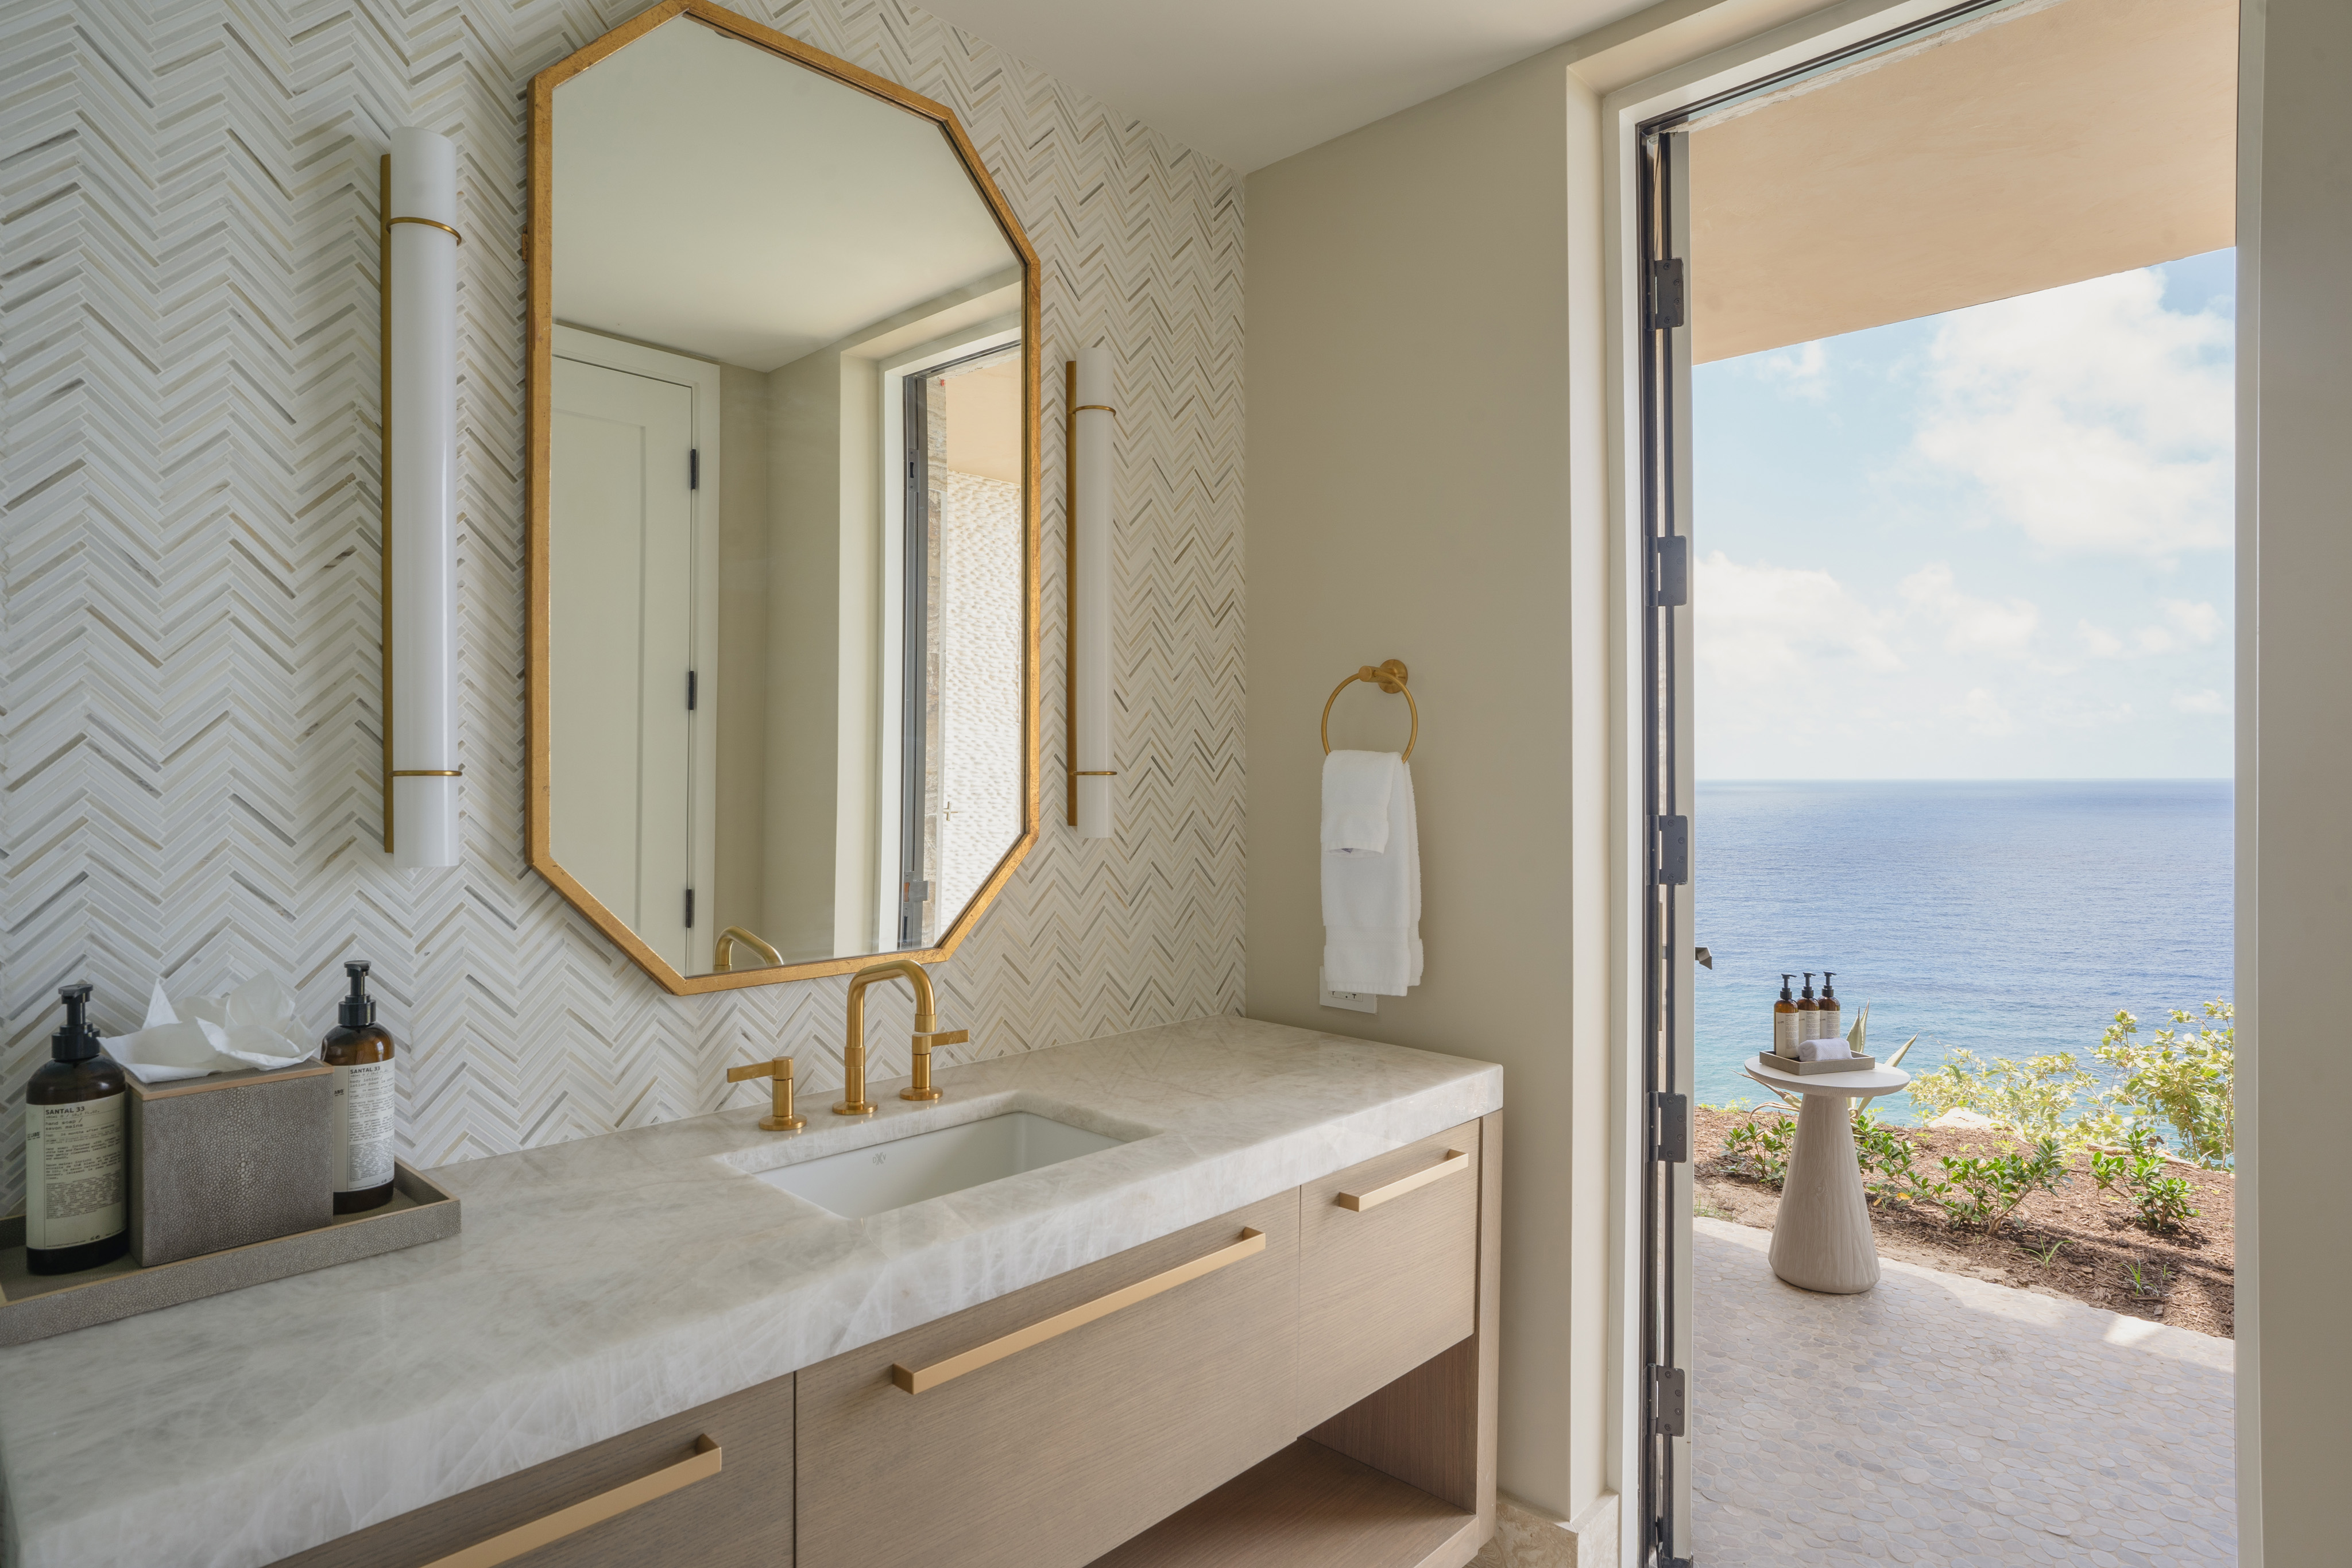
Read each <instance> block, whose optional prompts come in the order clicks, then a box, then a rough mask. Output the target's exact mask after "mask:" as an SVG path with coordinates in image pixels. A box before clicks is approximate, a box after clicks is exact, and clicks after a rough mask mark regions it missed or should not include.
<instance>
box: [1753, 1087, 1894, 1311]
mask: <svg viewBox="0 0 2352 1568" xmlns="http://www.w3.org/2000/svg"><path fill="white" fill-rule="evenodd" d="M1748 1077H1750V1078H1753V1079H1754V1080H1755V1081H1756V1082H1759V1083H1761V1084H1763V1085H1764V1086H1765V1087H1766V1088H1767V1089H1780V1090H1785V1091H1787V1092H1789V1093H1791V1094H1801V1095H1803V1096H1804V1097H1805V1103H1804V1109H1803V1110H1801V1111H1800V1112H1799V1113H1797V1139H1796V1146H1795V1147H1794V1148H1793V1149H1791V1150H1790V1152H1789V1173H1788V1175H1787V1176H1786V1177H1785V1178H1783V1179H1782V1181H1781V1183H1780V1213H1779V1214H1778V1215H1777V1216H1776V1217H1775V1218H1774V1219H1773V1221H1772V1272H1774V1273H1775V1274H1778V1275H1780V1278H1781V1279H1783V1280H1786V1281H1788V1282H1789V1283H1790V1284H1791V1285H1795V1286H1797V1287H1798V1288H1799V1289H1801V1290H1807V1291H1823V1292H1825V1293H1827V1294H1829V1295H1833V1296H1851V1295H1855V1294H1858V1293H1860V1292H1861V1291H1867V1290H1869V1289H1870V1288H1871V1287H1872V1286H1874V1285H1875V1284H1877V1283H1878V1243H1877V1242H1876V1241H1875V1240H1874V1239H1873V1238H1872V1236H1871V1234H1870V1200H1869V1199H1868V1198H1866V1197H1864V1196H1863V1191H1862V1167H1861V1166H1859V1165H1857V1164H1856V1163H1855V1161H1854V1154H1853V1119H1852V1116H1851V1113H1850V1112H1849V1110H1848V1107H1847V1102H1849V1101H1852V1100H1874V1099H1876V1098H1877V1097H1878V1096H1879V1095H1881V1094H1893V1093H1895V1092H1898V1091H1900V1090H1902V1089H1905V1088H1906V1087H1908V1086H1909V1084H1910V1082H1911V1075H1910V1074H1909V1073H1907V1072H1905V1071H1902V1070H1901V1069H1899V1068H1894V1067H1874V1068H1868V1069H1865V1070H1864V1071H1858V1072H1814V1073H1806V1074H1802V1075H1800V1074H1798V1073H1794V1072H1776V1071H1773V1070H1772V1069H1770V1068H1769V1067H1762V1066H1759V1065H1757V1064H1756V1063H1755V1062H1753V1061H1751V1062H1749V1063H1748Z"/></svg>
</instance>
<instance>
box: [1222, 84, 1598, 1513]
mask: <svg viewBox="0 0 2352 1568" xmlns="http://www.w3.org/2000/svg"><path fill="white" fill-rule="evenodd" d="M1577 123H1581V124H1583V125H1585V126H1586V127H1587V128H1588V129H1587V131H1585V135H1584V145H1583V146H1582V148H1581V152H1582V154H1583V156H1585V157H1587V158H1588V159H1589V158H1591V157H1593V156H1594V153H1593V151H1592V148H1591V136H1590V131H1589V126H1590V123H1591V102H1590V97H1589V95H1586V100H1585V108H1584V110H1582V117H1581V119H1579V117H1577V116H1573V115H1571V113H1570V82H1569V79H1568V77H1567V72H1566V70H1565V68H1564V67H1563V65H1562V63H1561V60H1560V58H1559V56H1558V54H1557V53H1555V54H1553V55H1550V56H1547V57H1543V58H1540V59H1538V60H1534V61H1530V62H1528V63H1526V64H1524V65H1521V66H1518V67H1516V68H1512V69H1510V70H1507V71H1504V72H1502V73H1499V74H1498V75H1496V76H1495V77H1491V78H1486V80H1484V81H1481V82H1478V83H1475V84H1473V85H1472V86H1471V87H1468V88H1465V89H1461V90H1459V91H1457V92H1454V93H1449V94H1447V95H1446V96H1444V97H1443V98H1440V99H1434V100H1433V101H1432V102H1429V103H1426V104H1423V105H1421V106H1419V107H1417V108H1415V109H1412V110H1407V111H1405V112H1403V113H1402V114H1399V115H1396V116H1393V117H1391V118H1390V119H1388V120H1382V121H1380V122H1379V123H1377V124H1374V125H1371V126H1369V127H1367V128H1365V129H1364V130H1362V131H1356V132H1354V133H1352V134H1351V135H1349V136H1346V137H1343V138H1340V139H1339V140H1338V141H1332V142H1328V143H1327V144H1325V145H1323V146H1321V147H1318V148H1315V149H1313V150H1311V151H1309V152H1303V153H1300V154H1298V155H1297V156H1296V157H1293V158H1289V159H1286V160H1285V161H1284V162H1279V163H1276V164H1273V165H1271V166H1269V167H1267V168H1265V169H1262V170H1260V171H1258V172H1256V173H1255V174H1253V175H1252V176H1251V177H1250V182H1249V192H1248V195H1249V213H1250V268H1249V278H1248V286H1247V287H1248V293H1247V302H1248V314H1249V322H1250V333H1249V361H1248V384H1249V389H1250V396H1249V429H1248V443H1249V453H1250V488H1249V497H1248V523H1247V535H1246V538H1247V546H1248V572H1249V581H1250V592H1251V597H1252V600H1253V601H1254V602H1255V603H1256V604H1257V605H1259V606H1260V607H1261V609H1260V611H1259V612H1258V613H1256V614H1255V615H1253V616H1252V617H1251V618H1250V630H1249V679H1250V705H1249V758H1250V768H1249V814H1248V833H1249V851H1248V866H1249V926H1248V953H1249V1002H1248V1011H1249V1013H1250V1015H1251V1016H1252V1017H1255V1018H1264V1019H1276V1020H1278V1021H1281V1022H1284V1023H1292V1024H1297V1025H1301V1026H1305V1027H1308V1028H1314V1029H1320V1030H1329V1031H1331V1032H1334V1033H1339V1034H1349V1035H1356V1036H1359V1037H1361V1038H1365V1039H1371V1040H1388V1041H1392V1042H1395V1043H1399V1044H1404V1045H1414V1046H1421V1047H1424V1048H1426V1049H1429V1050H1433V1051H1450V1052H1455V1053H1459V1054H1462V1055H1465V1056H1474V1057H1481V1058H1485V1059H1487V1060H1491V1061H1500V1062H1502V1063H1503V1064H1504V1066H1505V1068H1506V1070H1507V1079H1506V1085H1507V1088H1506V1093H1507V1114H1508V1117H1509V1119H1510V1123H1511V1136H1510V1137H1509V1138H1508V1139H1507V1141H1506V1143H1505V1150H1506V1154H1505V1161H1506V1164H1505V1175H1504V1183H1505V1186H1504V1208H1503V1228H1504V1264H1503V1270H1504V1279H1503V1367H1504V1379H1503V1407H1502V1442H1501V1465H1502V1473H1501V1481H1502V1485H1503V1486H1504V1487H1505V1488H1507V1490H1511V1491H1512V1492H1515V1493H1517V1495H1518V1496H1520V1497H1522V1498H1525V1499H1527V1500H1530V1501H1532V1502H1535V1503H1537V1504H1538V1505H1539V1506H1541V1507H1544V1508H1548V1509H1550V1510H1553V1511H1557V1512H1558V1513H1559V1514H1561V1515H1563V1516H1566V1515H1570V1514H1574V1513H1576V1512H1577V1511H1579V1510H1580V1509H1581V1508H1582V1507H1583V1506H1584V1505H1585V1504H1586V1503H1588V1502H1590V1501H1591V1500H1592V1499H1593V1498H1594V1497H1595V1496H1596V1495H1598V1493H1599V1492H1600V1491H1601V1490H1602V1488H1603V1487H1604V1484H1605V1483H1606V1480H1607V1477H1606V1475H1605V1464H1604V1455H1603V1448H1604V1447H1605V1444H1604V1442H1603V1441H1602V1432H1601V1426H1600V1415H1599V1412H1600V1407H1601V1406H1600V1401H1601V1385H1602V1384H1604V1383H1605V1380H1606V1368H1605V1363H1604V1360H1603V1356H1602V1345H1601V1340H1600V1337H1599V1336H1600V1333H1601V1328H1600V1326H1599V1325H1598V1324H1597V1323H1596V1322H1595V1321H1594V1320H1595V1318H1596V1317H1598V1318H1600V1319H1601V1320H1605V1318H1606V1308H1605V1301H1597V1304H1598V1305H1599V1308H1600V1310H1599V1311H1598V1312H1591V1311H1587V1312H1577V1311H1574V1310H1572V1305H1573V1301H1574V1296H1573V1292H1574V1291H1576V1289H1577V1287H1578V1285H1579V1283H1580V1281H1579V1279H1578V1278H1577V1274H1576V1270H1574V1269H1572V1268H1571V1263H1570V1240H1571V1238H1570V1213H1571V1210H1572V1208H1573V1207H1575V1205H1576V1204H1577V1202H1578V1199H1579V1188H1578V1169H1577V1163H1578V1161H1579V1159H1580V1157H1582V1158H1585V1159H1587V1160H1588V1162H1602V1163H1603V1169H1604V1171H1605V1158H1606V1155H1605V1150H1606V1147H1607V1138H1606V1132H1605V1123H1603V1124H1600V1126H1599V1127H1598V1128H1596V1129H1595V1135H1593V1136H1591V1137H1590V1138H1584V1139H1582V1140H1579V1139H1577V1138H1573V1137H1571V1136H1570V1131H1571V1125H1572V1122H1573V1118H1575V1117H1576V1115H1577V1114H1578V1113H1579V1110H1580V1104H1579V1100H1578V1093H1577V1082H1578V1081H1577V1073H1578V1071H1579V1066H1580V1063H1581V1064H1582V1065H1583V1066H1584V1068H1586V1069H1587V1070H1588V1071H1599V1072H1600V1073H1601V1079H1599V1080H1588V1085H1587V1086H1588V1088H1591V1087H1593V1085H1594V1084H1596V1083H1598V1082H1605V1074H1606V1066H1605V1058H1606V1054H1607V1052H1606V1045H1605V1041H1604V1040H1603V1039H1602V1038H1601V1035H1602V1031H1601V1030H1600V1029H1599V1028H1592V1029H1582V1028H1576V1027H1572V1024H1573V1022H1574V1020H1575V1019H1577V1018H1578V1016H1579V1015H1578V1011H1577V1004H1578V1003H1579V1002H1580V1001H1583V1002H1586V1003H1590V1002H1591V1001H1592V1000H1594V999H1595V998H1591V997H1589V996H1588V997H1585V998H1578V997H1576V996H1574V995H1573V994H1572V988H1571V986H1570V962H1571V959H1570V954H1571V949H1572V948H1573V947H1574V946H1575V945H1576V944H1577V942H1578V940H1579V939H1580V937H1581V938H1583V939H1584V940H1585V942H1586V943H1587V944H1588V946H1589V945H1590V944H1591V942H1593V941H1595V940H1598V941H1600V942H1601V943H1602V944H1603V946H1604V948H1605V941H1606V938H1605V933H1601V932H1596V931H1594V930H1591V929H1581V930H1580V928H1579V926H1578V924H1577V920H1576V911H1575V907H1574V904H1575V900H1574V898H1573V896H1572V890H1573V888H1574V886H1575V883H1576V879H1577V878H1578V876H1579V874H1580V872H1584V873H1592V872H1595V871H1597V867H1580V865H1579V864H1578V862H1577V858H1576V855H1575V853H1574V852H1573V845H1572V841H1571V829H1572V819H1573V813H1574V810H1575V808H1574V807H1573V806H1572V804H1571V802H1570V790H1569V788H1568V783H1569V779H1570V770H1571V768H1572V767H1573V766H1575V764H1576V758H1574V757H1573V756H1572V750H1573V747H1572V744H1571V741H1572V736H1571V722H1572V721H1571V710H1570V689H1571V686H1570V683H1571V679H1572V678H1573V676H1574V674H1576V672H1573V671H1572V670H1571V657H1570V653H1571V646H1570V636H1571V629H1570V622H1569V616H1568V613H1567V607H1568V602H1569V595H1570V591H1571V586H1572V582H1573V581H1574V580H1576V569H1577V565H1578V563H1577V562H1576V560H1575V559H1574V557H1573V554H1572V549H1571V543H1570V531H1569V526H1568V518H1569V506H1570V487H1571V485H1572V484H1573V482H1574V476H1572V475H1571V472H1570V462H1569V446H1568V443H1569V439H1570V402H1571V396H1570V389H1571V381H1570V376H1571V371H1570V367H1571V363H1572V362H1573V360H1574V355H1573V352H1572V349H1573V348H1574V345H1572V344H1571V321H1570V311H1569V300H1570V287H1569V284H1570V280H1569V277H1568V249H1567V239H1568V235H1569V226H1570V214H1569V211H1568V203H1567V197H1568V157H1569V149H1570V136H1571V131H1572V129H1573V126H1574V125H1575V124H1577ZM1587 325H1588V328H1589V327H1590V323H1587ZM1587 346H1588V348H1589V345H1587ZM1388 658H1399V659H1402V660H1404V661H1405V663H1406V664H1408V665H1409V666H1410V667H1411V669H1412V688H1413V691H1414V693H1415V694H1416V695H1417V696H1418V698H1419V701H1420V704H1421V720H1422V722H1421V739H1420V744H1419V748H1418V749H1417V750H1416V751H1415V753H1414V755H1413V760H1412V768H1413V779H1414V789H1415V791H1416V796H1417V800H1418V805H1419V810H1420V819H1421V831H1422V844H1421V848H1422V857H1423V905H1424V914H1423V923H1422V933H1423V941H1424V944H1425V946H1426V949H1427V955H1428V956H1427V968H1426V983H1424V984H1423V986H1422V987H1420V988H1418V989H1416V990H1415V991H1413V992H1412V994H1411V995H1410V996H1407V997H1404V998H1381V1003H1380V1009H1381V1010H1380V1012H1379V1013H1378V1015H1376V1016H1372V1017H1367V1016H1366V1015H1364V1014H1361V1013H1356V1012H1343V1011H1339V1010H1335V1009H1327V1008H1323V1007H1320V1006H1318V1002H1317V967H1318V961H1319V958H1320V956H1321V946H1322V924H1321V915H1320V910H1319V893H1318V865H1317V849H1316V819H1317V802H1318V788H1319V778H1320V768H1321V764H1322V753H1321V750H1320V748H1319V747H1318V744H1317V739H1316V726H1317V718H1318V714H1319V712H1320V711H1321V708H1322V706H1323V701H1324V698H1325V697H1326V696H1327V695H1328V694H1329V692H1330V689H1331V686H1332V685H1333V683H1335V682H1336V681H1338V680H1339V678H1340V677H1342V676H1343V675H1346V674H1349V672H1350V671H1352V670H1354V669H1355V668H1356V667H1357V666H1358V665H1360V664H1377V663H1379V662H1380V661H1381V660H1383V659H1388ZM1405 719H1406V716H1405V714H1404V711H1403V705H1402V703H1401V702H1400V701H1399V700H1398V699H1396V698H1394V697H1387V696H1382V695H1380V694H1378V693H1377V692H1375V691H1373V690H1372V689H1371V688H1370V687H1369V686H1364V685H1358V686H1356V687H1354V688H1353V689H1352V690H1350V691H1349V693H1348V694H1347V695H1344V696H1343V697H1342V698H1341V699H1340V701H1339V706H1338V707H1337V708H1336V709H1335V710H1334V712H1333V715H1332V722H1331V739H1332V744H1333V745H1335V746H1358V747H1391V748H1392V747H1397V746H1400V745H1402V742H1403V739H1404V736H1405ZM1603 1103H1605V1100H1604V1098H1603V1097H1602V1096H1601V1094H1600V1093H1599V1092H1598V1091H1597V1089H1596V1090H1595V1092H1592V1093H1590V1094H1588V1095H1587V1096H1586V1099H1585V1102H1584V1103H1583V1105H1582V1107H1581V1109H1583V1110H1584V1111H1586V1112H1587V1113H1596V1114H1597V1113H1599V1109H1600V1106H1601V1104H1603ZM1589 1174H1590V1172H1589V1171H1588V1175H1589ZM1602 1185H1604V1186H1605V1176H1604V1177H1603V1181H1602ZM1584 1197H1585V1198H1586V1200H1587V1201H1588V1202H1590V1201H1591V1199H1592V1197H1593V1194H1592V1191H1591V1186H1590V1185H1588V1186H1587V1187H1586V1189H1585V1192H1584ZM1587 1261H1588V1262H1589V1263H1591V1265H1592V1266H1591V1267H1590V1268H1588V1269H1587V1270H1585V1278H1584V1280H1583V1281H1581V1282H1582V1283H1584V1284H1586V1285H1587V1286H1589V1287H1591V1288H1592V1289H1594V1290H1598V1289H1599V1288H1600V1287H1601V1280H1602V1279H1603V1278H1605V1272H1606V1271H1605V1262H1604V1260H1603V1259H1601V1258H1600V1257H1598V1256H1596V1257H1592V1258H1590V1259H1588V1260H1587ZM1589 1304H1595V1303H1589ZM1580 1334H1582V1335H1583V1336H1584V1337H1581V1338H1580V1337H1579V1335H1580ZM1580 1400H1581V1402H1582V1403H1581V1406H1579V1401H1580ZM1579 1407H1580V1409H1581V1413H1582V1415H1583V1416H1584V1419H1583V1422H1582V1424H1581V1427H1579V1426H1578V1423H1576V1422H1574V1421H1572V1420H1571V1418H1570V1411H1571V1409H1573V1408H1579Z"/></svg>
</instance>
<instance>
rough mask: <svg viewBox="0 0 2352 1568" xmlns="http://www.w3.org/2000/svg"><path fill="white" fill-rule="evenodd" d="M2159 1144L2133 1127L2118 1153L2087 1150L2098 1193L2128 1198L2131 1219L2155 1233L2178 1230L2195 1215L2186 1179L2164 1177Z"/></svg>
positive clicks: (2146, 1130)
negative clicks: (2130, 1207) (2131, 1211)
mask: <svg viewBox="0 0 2352 1568" xmlns="http://www.w3.org/2000/svg"><path fill="white" fill-rule="evenodd" d="M2162 1142H2163V1140H2161V1139H2160V1138H2158V1136H2157V1134H2156V1133H2155V1132H2154V1131H2153V1130H2152V1129H2150V1128H2147V1127H2133V1128H2131V1129H2130V1130H2129V1131H2127V1132H2126V1133H2125V1134H2124V1146H2123V1147H2122V1148H2121V1149H2120V1150H2105V1149H2094V1150H2092V1151H2091V1179H2092V1180H2093V1181H2095V1182H2096V1183H2098V1184H2099V1190H2100V1191H2101V1192H2103V1193H2114V1194H2116V1195H2118V1196H2120V1197H2125V1198H2126V1199H2128V1200H2129V1201H2130V1203H2131V1206H2132V1208H2133V1211H2134V1212H2133V1218H2134V1219H2136V1220H2137V1222H2138V1223H2139V1224H2140V1225H2142V1226H2144V1227H2146V1228H2147V1229H2150V1230H2154V1231H2158V1232H2159V1233H2161V1232H2167V1231H2173V1230H2178V1229H2179V1228H2181V1227H2182V1226H2183V1225H2185V1224H2187V1223H2188V1222H2189V1220H2191V1219H2194V1218H2197V1212H2198V1211H2197V1209H2196V1208H2195V1207H2193V1206H2192V1205H2191V1203H2190V1202H2189V1199H2190V1198H2191V1197H2194V1196H2195V1195H2194V1194H2193V1193H2192V1192H2191V1191H2190V1190H2189V1182H2188V1179H2187V1178H2186V1177H2183V1176H2166V1175H2165V1174H2164V1154H2163V1149H2162V1147H2161V1145H2162Z"/></svg>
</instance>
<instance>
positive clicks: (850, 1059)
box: [833, 958, 971, 1116]
mask: <svg viewBox="0 0 2352 1568" xmlns="http://www.w3.org/2000/svg"><path fill="white" fill-rule="evenodd" d="M893 976H904V977H906V980H907V983H908V985H910V986H912V987H914V988H915V1075H914V1078H913V1081H912V1082H909V1083H908V1085H907V1087H906V1088H904V1089H901V1090H900V1091H898V1098H899V1099H901V1100H937V1099H938V1098H940V1091H939V1090H937V1089H934V1088H932V1087H931V1047H933V1046H935V1045H958V1044H961V1043H962V1042H963V1041H965V1040H970V1039H971V1030H961V1029H957V1030H942V1029H940V1019H939V1012H938V1009H939V998H938V997H937V996H936V995H935V994H934V993H933V992H932V990H931V977H930V976H929V975H928V974H926V973H925V972H924V970H923V967H922V966H921V965H920V964H918V963H916V962H915V961H914V960H913V959H912V958H892V959H888V960H887V961H886V962H883V963H879V964H868V965H866V967H864V968H863V969H860V970H858V971H857V973H856V974H854V975H852V976H850V977H849V1027H848V1029H847V1030H846V1031H845V1035H844V1038H843V1043H842V1048H841V1067H842V1084H841V1103H840V1104H838V1105H835V1107H834V1108H833V1113H834V1114H835V1115H836V1116H871V1115H872V1114H874V1113H875V1112H877V1111H878V1110H880V1109H881V1107H880V1106H878V1105H877V1104H875V1103H873V1102H872V1101H870V1100H868V1099H866V987H868V986H870V985H872V984H873V983H874V982H875V981H877V980H887V979H889V978H891V977H893Z"/></svg>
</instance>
